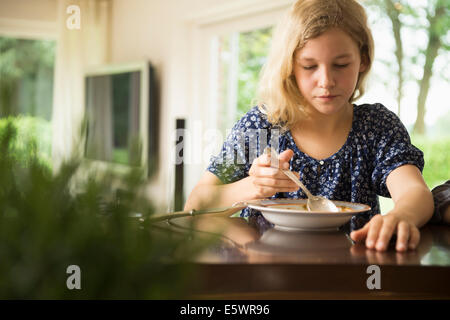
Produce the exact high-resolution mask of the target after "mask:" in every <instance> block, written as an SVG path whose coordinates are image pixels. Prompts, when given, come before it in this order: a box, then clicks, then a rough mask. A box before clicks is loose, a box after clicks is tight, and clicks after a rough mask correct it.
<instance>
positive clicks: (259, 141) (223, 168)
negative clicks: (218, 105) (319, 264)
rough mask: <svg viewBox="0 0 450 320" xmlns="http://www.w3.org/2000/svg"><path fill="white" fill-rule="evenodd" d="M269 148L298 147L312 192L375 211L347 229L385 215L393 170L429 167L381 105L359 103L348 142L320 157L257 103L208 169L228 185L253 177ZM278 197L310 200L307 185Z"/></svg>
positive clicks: (251, 213)
mask: <svg viewBox="0 0 450 320" xmlns="http://www.w3.org/2000/svg"><path fill="white" fill-rule="evenodd" d="M266 146H272V147H274V148H275V149H276V150H277V151H278V152H279V153H281V152H283V151H284V150H286V149H291V150H293V151H294V155H293V157H292V158H291V160H290V170H292V171H296V172H300V177H301V180H302V182H303V183H304V184H305V185H306V187H307V188H308V189H309V190H310V191H311V193H312V194H316V195H322V196H324V197H326V198H328V199H332V200H342V201H350V202H358V203H364V204H367V205H369V206H370V207H371V208H372V210H371V211H370V212H368V213H365V214H360V215H357V216H354V217H352V219H351V221H350V223H349V224H347V225H346V226H345V229H346V230H347V231H352V230H356V229H359V228H361V227H362V226H364V224H366V223H367V221H369V220H370V218H371V217H372V216H373V215H375V214H377V213H380V205H379V201H378V195H381V196H384V197H390V195H389V192H388V190H387V187H386V178H387V176H388V175H389V173H390V172H391V171H392V170H394V169H396V168H397V167H400V166H402V165H404V164H413V165H415V166H417V167H418V168H419V169H420V170H421V171H422V170H423V166H424V160H423V153H422V152H421V151H420V150H419V149H417V148H416V147H415V146H413V145H412V144H411V142H410V138H409V135H408V132H407V130H406V128H405V127H404V125H403V124H402V123H401V121H400V119H399V118H398V117H397V116H396V115H395V114H394V113H393V112H392V111H389V110H388V109H387V108H386V107H384V106H383V105H381V104H364V105H359V106H357V105H354V109H353V123H352V128H351V130H350V132H349V135H348V137H347V140H346V142H345V143H344V145H343V146H342V147H341V149H340V150H339V151H337V152H336V153H335V154H334V155H332V156H330V157H328V158H326V159H321V160H317V159H314V158H312V157H310V156H308V155H307V154H305V153H303V152H302V151H300V150H299V149H298V147H297V145H296V144H295V142H294V139H293V137H292V135H291V132H290V131H289V130H288V131H283V130H282V129H281V128H280V127H278V126H273V125H272V124H270V123H269V122H268V120H267V117H266V115H265V114H264V113H262V112H261V111H260V110H259V109H258V108H257V107H254V108H252V109H251V110H250V111H249V112H247V113H246V114H245V115H244V116H243V117H242V118H241V119H240V120H239V121H238V122H237V123H236V124H235V126H234V127H233V129H232V131H231V133H230V134H229V136H228V137H227V139H226V141H225V142H224V144H223V147H222V150H221V152H220V154H219V155H217V156H213V157H212V158H211V161H210V165H209V166H208V168H207V170H209V171H210V172H212V173H213V174H215V175H216V176H217V177H218V178H219V179H220V180H221V181H222V182H223V183H224V184H228V183H232V182H235V181H237V180H240V179H242V178H245V177H247V176H248V172H249V170H250V167H251V165H252V163H253V160H254V159H255V158H257V157H258V156H260V155H261V154H262V153H263V151H264V148H265V147H266ZM272 198H306V195H305V194H304V193H303V191H302V190H301V189H299V190H298V191H296V192H284V193H277V194H275V195H274V196H273V197H272ZM241 216H242V217H248V218H251V219H252V220H253V221H256V222H257V224H259V225H260V227H261V226H263V225H264V224H266V225H269V224H268V222H267V221H266V220H265V219H264V218H263V217H262V215H261V213H260V212H259V211H256V210H253V209H249V208H246V209H244V210H243V211H242V213H241Z"/></svg>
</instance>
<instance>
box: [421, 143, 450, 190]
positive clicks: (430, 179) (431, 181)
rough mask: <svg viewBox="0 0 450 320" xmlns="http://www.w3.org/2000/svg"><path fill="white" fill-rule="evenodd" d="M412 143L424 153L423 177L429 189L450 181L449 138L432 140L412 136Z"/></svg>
mask: <svg viewBox="0 0 450 320" xmlns="http://www.w3.org/2000/svg"><path fill="white" fill-rule="evenodd" d="M412 142H413V144H414V145H415V146H416V147H418V148H419V149H420V150H422V151H423V153H424V158H425V167H424V169H423V177H424V179H425V182H426V183H427V185H428V187H429V188H434V187H436V186H437V185H439V184H442V183H444V182H445V181H447V180H448V179H450V152H449V150H450V136H445V137H439V138H432V139H431V138H425V137H423V136H412Z"/></svg>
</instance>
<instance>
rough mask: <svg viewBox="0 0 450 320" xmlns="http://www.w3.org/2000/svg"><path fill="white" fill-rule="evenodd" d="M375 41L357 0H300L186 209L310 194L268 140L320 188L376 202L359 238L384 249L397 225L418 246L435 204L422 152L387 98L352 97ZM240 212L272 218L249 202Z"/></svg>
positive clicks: (353, 226)
mask: <svg viewBox="0 0 450 320" xmlns="http://www.w3.org/2000/svg"><path fill="white" fill-rule="evenodd" d="M373 47H374V45H373V40H372V36H371V32H370V30H369V28H368V26H367V17H366V14H365V12H364V9H363V8H362V6H361V5H359V4H358V3H357V2H356V1H354V0H299V1H297V2H296V3H295V4H294V5H293V7H292V8H291V10H290V12H289V14H288V16H287V18H286V19H284V22H283V24H282V25H280V26H279V28H278V30H277V32H276V34H275V36H274V39H273V44H272V51H271V54H270V55H269V58H268V61H267V64H266V66H265V69H264V72H263V75H262V78H261V82H260V92H259V97H260V103H259V104H258V106H257V107H254V108H253V109H251V110H250V111H249V112H248V113H247V114H246V115H244V117H243V118H242V119H241V120H239V121H238V122H237V123H236V124H235V126H234V127H233V129H232V132H231V133H230V135H229V136H228V137H227V140H226V141H225V143H224V145H223V148H222V151H221V154H219V155H218V156H216V157H212V159H211V163H210V165H209V166H208V168H207V172H205V174H204V176H203V177H202V178H201V180H200V181H199V182H198V184H197V185H196V187H195V188H194V189H193V191H192V193H191V194H190V196H189V198H188V200H187V202H186V205H185V209H186V210H190V209H193V208H195V209H200V208H208V207H220V206H229V205H232V204H233V203H235V202H237V201H243V200H250V199H258V198H266V197H272V198H283V197H284V198H286V197H289V198H306V196H305V195H304V194H303V192H302V191H301V190H300V189H298V187H297V186H296V185H295V184H294V183H293V182H292V181H291V180H290V179H289V178H287V177H286V176H285V175H284V174H283V173H282V172H281V171H280V170H279V169H276V168H272V167H271V159H270V157H269V156H268V155H265V154H264V153H263V150H264V148H265V147H266V143H267V144H268V145H271V146H272V147H274V148H275V149H277V151H278V152H279V154H280V156H279V159H277V160H278V161H279V165H280V166H282V167H283V168H289V169H290V170H291V171H294V172H300V173H301V179H302V181H303V183H304V184H305V185H306V187H307V188H308V189H309V190H310V191H311V193H313V194H317V195H322V196H325V197H327V198H329V199H333V200H344V201H351V202H358V203H365V204H368V205H369V206H371V208H372V210H371V212H369V213H368V214H365V215H364V214H363V215H358V216H355V217H353V218H352V220H351V222H350V224H349V225H347V227H349V228H350V230H351V231H353V232H352V233H351V234H350V236H351V238H352V239H353V240H355V241H363V240H365V244H366V246H367V247H368V248H373V249H376V250H379V251H383V250H386V249H387V247H388V244H389V240H390V239H391V237H392V236H393V235H394V234H396V235H397V240H396V249H397V250H398V251H405V250H408V248H409V249H414V248H416V247H417V245H418V243H419V239H420V233H419V229H418V228H420V227H421V226H422V225H424V224H425V223H426V222H427V221H428V220H429V219H430V218H431V216H432V213H433V198H432V195H431V192H430V190H429V189H428V188H427V186H426V184H425V182H424V180H423V178H422V175H421V170H422V169H423V165H424V161H423V154H422V152H421V151H420V150H418V149H417V148H415V147H414V146H413V145H412V144H411V142H410V138H409V136H408V133H407V131H406V129H405V127H404V126H403V124H402V123H401V122H400V120H399V118H398V117H397V116H396V115H395V114H394V113H392V112H391V111H389V110H388V109H387V108H386V107H384V106H383V105H381V104H379V103H377V104H372V105H369V104H364V105H356V104H352V102H353V101H354V100H356V99H357V98H358V97H360V96H361V95H362V94H363V93H364V89H363V83H364V80H365V79H366V76H367V74H368V72H369V70H370V67H371V64H372V61H373V51H374V48H373ZM253 155H255V156H253ZM258 155H259V157H257V158H256V156H258ZM254 158H255V159H254ZM298 176H299V177H300V174H299V175H298ZM377 195H382V196H387V197H388V196H391V197H392V198H393V200H394V203H395V207H394V209H392V210H391V211H390V212H388V213H387V214H386V215H380V214H379V213H380V207H379V202H378V196H377ZM241 216H243V217H248V218H249V219H250V221H253V222H255V221H256V222H258V223H259V224H264V223H266V221H265V219H264V218H263V217H262V216H261V215H260V213H259V212H256V211H253V210H250V209H248V208H247V209H244V210H243V211H242V213H241Z"/></svg>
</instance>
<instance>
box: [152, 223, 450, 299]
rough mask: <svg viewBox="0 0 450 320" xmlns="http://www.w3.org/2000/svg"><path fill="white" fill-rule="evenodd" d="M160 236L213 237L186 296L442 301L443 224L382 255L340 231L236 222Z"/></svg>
mask: <svg viewBox="0 0 450 320" xmlns="http://www.w3.org/2000/svg"><path fill="white" fill-rule="evenodd" d="M158 226H160V227H162V228H164V229H165V230H166V231H167V232H185V231H187V230H195V232H194V233H195V234H197V235H199V236H202V235H203V236H204V235H211V234H216V235H218V234H220V235H221V236H220V239H221V241H219V242H215V243H214V244H213V245H211V247H210V248H208V249H207V250H205V251H204V252H203V253H202V254H201V255H200V256H198V257H196V258H195V261H193V263H194V264H195V266H196V267H197V268H196V269H197V273H198V275H199V277H200V282H199V285H198V286H196V287H195V288H193V289H192V292H191V294H192V297H193V298H200V299H203V298H206V299H450V227H449V226H444V225H441V226H438V225H426V226H424V227H423V228H421V230H420V231H421V241H420V244H419V246H418V247H417V249H416V250H413V251H407V252H404V253H400V252H396V250H395V247H394V245H391V246H390V247H389V248H388V250H387V251H385V252H377V251H375V250H373V249H366V248H365V246H364V244H363V243H353V241H352V240H351V239H350V237H349V236H348V235H347V234H346V233H345V232H343V231H340V230H336V231H329V232H306V231H298V232H286V231H280V230H277V229H276V228H269V229H267V230H264V231H262V230H258V229H257V228H255V227H253V226H250V225H249V224H248V223H247V221H246V220H245V219H243V218H238V217H233V218H230V217H214V216H202V217H183V218H177V219H171V220H169V221H163V222H160V223H158Z"/></svg>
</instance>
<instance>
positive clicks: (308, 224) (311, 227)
mask: <svg viewBox="0 0 450 320" xmlns="http://www.w3.org/2000/svg"><path fill="white" fill-rule="evenodd" d="M306 201H307V200H306V199H267V200H260V201H259V202H258V203H254V204H248V207H249V208H252V209H255V210H258V211H261V214H262V215H263V216H264V218H265V219H266V220H267V221H269V222H271V223H273V224H274V225H275V228H277V229H279V230H284V231H290V230H295V231H296V230H304V231H330V230H336V229H338V228H339V227H340V226H342V225H344V224H345V223H347V222H348V221H349V220H350V219H351V217H352V216H354V215H357V214H359V213H361V212H366V211H369V210H370V207H369V206H368V205H365V204H360V203H352V202H346V201H333V202H334V204H335V205H336V206H341V207H346V208H349V209H351V211H344V212H315V211H307V210H306V209H305V208H302V207H305V205H306Z"/></svg>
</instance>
